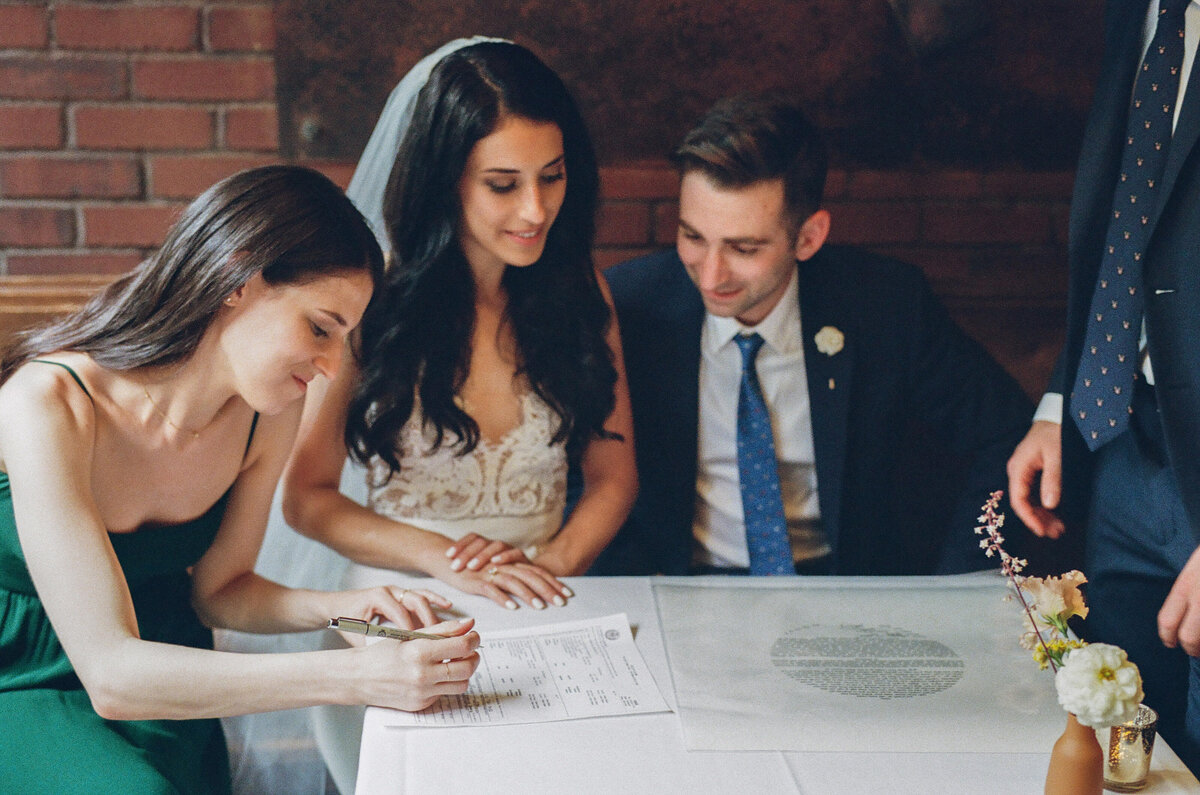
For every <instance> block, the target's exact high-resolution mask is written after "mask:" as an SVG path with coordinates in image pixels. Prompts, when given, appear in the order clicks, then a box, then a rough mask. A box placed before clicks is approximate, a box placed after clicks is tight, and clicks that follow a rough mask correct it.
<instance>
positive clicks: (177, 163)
mask: <svg viewBox="0 0 1200 795" xmlns="http://www.w3.org/2000/svg"><path fill="white" fill-rule="evenodd" d="M277 162H279V161H278V158H273V157H266V156H262V157H254V156H247V157H237V156H225V155H215V156H204V157H187V156H163V157H156V158H154V159H153V160H151V162H150V195H151V196H153V197H155V198H162V199H191V198H193V197H195V196H199V195H200V194H201V193H203V192H204V191H205V190H206V189H208V187H209V186H210V185H212V184H213V183H214V182H217V181H219V180H221V179H224V178H225V177H228V176H229V175H230V174H233V173H236V172H238V171H242V170H243V169H247V168H254V167H256V166H265V165H268V164H270V163H277Z"/></svg>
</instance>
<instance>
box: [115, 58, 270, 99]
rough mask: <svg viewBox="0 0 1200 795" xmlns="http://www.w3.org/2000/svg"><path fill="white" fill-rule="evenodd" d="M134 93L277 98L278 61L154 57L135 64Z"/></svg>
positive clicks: (144, 96) (151, 96) (140, 95)
mask: <svg viewBox="0 0 1200 795" xmlns="http://www.w3.org/2000/svg"><path fill="white" fill-rule="evenodd" d="M133 93H134V96H135V97H137V98H139V99H187V100H211V101H219V100H244V101H254V100H259V101H266V100H271V101H274V99H275V64H274V61H273V60H272V59H270V58H254V57H250V58H223V59H220V60H217V59H211V58H189V59H184V58H154V59H142V60H138V61H135V62H134V64H133Z"/></svg>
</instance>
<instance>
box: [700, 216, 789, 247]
mask: <svg viewBox="0 0 1200 795" xmlns="http://www.w3.org/2000/svg"><path fill="white" fill-rule="evenodd" d="M679 225H680V226H682V227H683V228H684V230H685V231H687V232H688V233H689V234H693V235H696V236H697V237H704V235H702V234H700V232H699V231H697V230H696V228H695V227H693V226H692V225H691V224H689V223H688V222H687V221H685V220H683V219H682V218H680V219H679ZM721 242H722V243H725V244H727V245H731V246H765V245H766V244H767V243H770V242H771V241H770V240H768V239H767V238H763V237H726V238H722V239H721Z"/></svg>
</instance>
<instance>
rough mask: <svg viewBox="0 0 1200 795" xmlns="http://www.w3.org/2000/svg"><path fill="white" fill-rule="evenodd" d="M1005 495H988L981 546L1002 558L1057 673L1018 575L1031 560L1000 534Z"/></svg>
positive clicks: (978, 532)
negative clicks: (1010, 547)
mask: <svg viewBox="0 0 1200 795" xmlns="http://www.w3.org/2000/svg"><path fill="white" fill-rule="evenodd" d="M1003 496H1004V492H1003V491H993V492H992V493H991V495H990V496H989V497H988V500H987V502H985V503H984V504H983V515H982V516H980V517H979V521H980V522H982V524H981V525H980V526H979V527H976V528H975V532H976V533H977V534H978V535H985V534H986V535H987V538H983V539H980V541H979V548H980V549H982V550H983V552H984V554H985V555H987V556H988V557H989V558H990V557H992V556H993V555H995V556H998V557H999V558H1000V570H1001V571H1002V572H1004V576H1005V577H1008V580H1009V582H1011V583H1012V586H1013V590H1014V591H1016V592H1017V599H1019V600H1020V601H1021V607H1022V609H1024V610H1025V615H1026V616H1028V617H1029V624H1030V626H1032V627H1033V632H1034V634H1035V635H1037V639H1038V644H1039V645H1040V646H1041V647H1042V651H1043V652H1044V653H1045V654H1046V659H1047V660H1048V661H1049V663H1050V667H1051V668H1052V669H1053V670H1054V672H1055V673H1057V672H1058V666H1057V665H1056V664H1055V662H1054V658H1053V656H1051V654H1050V649H1049V648H1048V647H1047V646H1046V640H1045V638H1043V637H1042V633H1041V631H1040V630H1039V629H1038V626H1037V621H1035V620H1034V617H1033V611H1032V610H1030V609H1029V603H1028V602H1026V601H1025V594H1024V593H1023V592H1022V591H1021V583H1020V578H1019V577H1018V575H1019V574H1020V573H1021V571H1022V570H1023V569H1024V568H1025V566H1026V565H1027V564H1028V562H1029V561H1027V560H1023V559H1021V558H1015V557H1013V556H1012V555H1010V554H1008V552H1006V551H1005V549H1004V536H1002V535H1001V534H1000V528H1001V527H1003V526H1004V514H1002V513H997V512H996V509H997V508H998V507H999V506H1000V498H1001V497H1003Z"/></svg>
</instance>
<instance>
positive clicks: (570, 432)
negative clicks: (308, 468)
mask: <svg viewBox="0 0 1200 795" xmlns="http://www.w3.org/2000/svg"><path fill="white" fill-rule="evenodd" d="M505 117H518V118H524V119H529V120H532V121H539V122H552V123H554V124H556V125H557V126H558V128H559V130H560V131H561V132H562V137H563V154H564V158H565V163H566V174H567V189H566V196H565V198H564V200H563V204H562V208H561V209H560V210H559V213H558V216H557V218H556V220H555V222H554V224H553V226H551V228H550V230H549V233H548V234H547V237H546V247H545V250H544V251H543V253H542V256H541V258H540V259H539V260H538V261H537V262H536V263H534V264H533V265H531V266H528V267H525V268H513V267H509V268H507V269H506V270H505V273H504V276H503V279H502V282H501V284H502V286H503V287H504V290H505V292H506V294H507V296H508V305H507V308H506V310H505V317H504V322H505V323H507V324H510V326H511V328H512V329H513V332H514V336H515V337H516V341H517V348H518V352H519V357H520V361H519V362H518V371H519V372H520V373H521V374H522V375H523V376H524V377H525V378H526V379H527V380H528V382H529V384H530V385H531V387H532V389H533V390H534V391H535V392H536V393H537V394H538V396H540V397H541V398H542V399H543V400H544V401H545V402H546V403H547V404H548V405H549V406H550V407H551V408H553V409H554V411H555V412H556V413H557V415H558V417H559V425H558V428H557V430H556V433H555V436H554V442H555V443H557V442H563V441H565V442H566V446H567V451H568V454H569V455H571V456H572V457H576V456H578V454H579V453H580V452H581V451H582V449H583V447H584V445H585V444H586V443H587V442H588V441H589V440H590V439H591V438H593V437H609V436H612V434H610V433H608V432H607V431H605V430H604V421H605V419H606V418H607V417H608V415H609V414H610V413H611V412H612V408H613V403H614V397H613V387H614V385H615V383H616V378H617V375H616V370H615V369H614V367H613V362H612V352H611V351H610V350H609V347H608V345H607V343H606V340H605V331H606V330H607V329H608V327H609V323H610V313H609V310H608V305H607V304H606V303H605V301H604V297H603V295H602V294H601V292H600V287H599V284H598V283H597V280H596V273H595V269H594V266H593V264H592V258H591V247H592V238H593V234H594V231H595V221H594V215H595V209H596V194H597V185H598V178H597V175H596V159H595V154H594V153H593V151H592V143H591V139H590V137H589V136H588V133H587V128H586V127H585V126H584V123H583V119H582V117H581V116H580V114H579V110H578V108H577V107H576V105H575V102H574V100H573V99H572V98H571V95H570V93H569V92H568V91H567V89H566V86H564V85H563V83H562V81H561V80H560V79H559V78H558V75H556V74H555V73H554V72H553V71H552V70H551V69H550V68H548V67H547V66H546V65H545V64H543V63H542V62H541V61H540V60H538V58H537V56H535V55H534V54H533V53H531V52H530V51H529V50H527V49H525V48H524V47H520V46H518V45H516V44H510V43H487V44H476V45H472V46H469V47H464V48H463V49H461V50H458V51H456V52H454V53H452V54H450V55H448V56H446V57H445V58H443V59H442V60H441V61H440V62H439V63H438V64H437V66H436V67H434V69H433V72H432V74H431V75H430V77H429V81H428V82H427V83H426V84H425V86H424V88H422V90H421V92H420V94H419V95H418V97H417V104H416V108H415V110H414V112H413V119H412V123H411V125H410V127H409V129H408V130H407V132H406V133H405V135H404V138H403V140H402V142H401V145H400V149H399V153H398V154H397V156H396V162H395V164H394V165H393V167H392V172H391V175H390V178H389V181H388V187H387V193H386V196H385V199H384V218H385V219H386V222H387V231H388V236H389V239H390V241H391V245H392V255H393V261H392V263H391V265H390V267H389V269H388V273H387V277H386V281H385V285H384V287H383V288H382V289H381V290H380V291H378V292H377V293H376V295H375V298H374V300H373V301H372V302H371V305H370V306H369V307H368V309H367V312H366V315H365V316H364V318H363V324H362V336H361V362H362V379H361V381H360V384H359V386H358V389H357V391H356V393H355V395H354V397H353V399H352V400H351V403H350V408H349V420H348V422H347V426H346V445H347V447H348V448H349V450H350V453H351V455H352V456H354V457H355V458H356V459H358V460H359V461H361V462H366V461H368V460H369V459H371V458H372V457H373V456H378V457H379V458H380V459H382V460H383V461H384V462H386V463H387V464H388V466H389V467H390V469H391V471H393V472H395V471H396V470H397V469H399V466H400V465H399V460H398V457H397V455H396V449H395V448H396V440H397V437H398V434H399V431H400V429H401V428H402V427H403V425H404V423H405V422H407V421H408V418H409V417H410V416H411V414H412V411H413V403H414V390H419V392H420V400H421V407H422V410H423V412H424V416H425V420H426V422H428V423H430V424H431V426H432V427H433V428H434V429H435V431H436V437H435V441H434V445H435V446H440V445H441V444H442V443H443V441H444V440H445V437H446V434H447V432H449V433H453V434H454V436H455V437H456V439H455V441H454V444H455V445H456V447H457V448H458V452H459V453H460V454H465V453H467V452H469V451H470V450H472V449H473V448H474V447H475V445H476V444H477V443H478V441H479V426H478V424H476V422H475V420H474V419H472V417H471V416H470V415H469V414H467V413H466V412H465V411H463V410H462V409H461V408H460V407H459V406H458V405H457V404H456V403H455V401H454V397H455V395H456V394H457V393H458V391H459V389H461V388H462V385H463V383H465V381H466V378H467V371H468V368H469V366H470V359H471V334H472V331H473V329H474V324H475V283H474V279H473V277H472V272H471V268H470V266H469V264H468V263H467V260H466V257H465V256H464V255H463V252H462V248H461V247H460V244H459V227H460V223H461V215H462V207H461V201H460V198H459V191H458V183H459V180H460V178H461V177H462V174H463V171H464V169H465V168H466V163H467V159H468V157H469V156H470V154H471V150H472V149H473V148H474V146H475V144H476V143H477V142H478V141H479V140H480V139H482V138H484V137H486V136H487V135H490V134H491V133H492V132H493V131H494V130H495V129H496V127H497V125H498V124H499V122H500V121H501V119H503V118H505Z"/></svg>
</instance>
